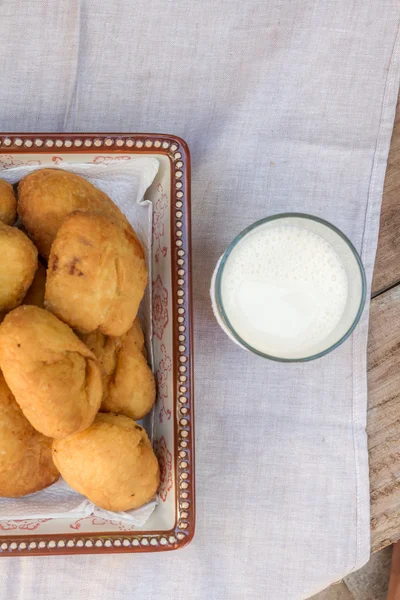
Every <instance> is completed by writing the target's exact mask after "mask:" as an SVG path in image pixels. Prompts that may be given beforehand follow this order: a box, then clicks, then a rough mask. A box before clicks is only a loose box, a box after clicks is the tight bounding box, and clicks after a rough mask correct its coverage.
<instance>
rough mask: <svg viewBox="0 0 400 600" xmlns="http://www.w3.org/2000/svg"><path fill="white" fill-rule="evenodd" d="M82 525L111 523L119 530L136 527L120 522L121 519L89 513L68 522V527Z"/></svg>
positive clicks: (79, 526)
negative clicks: (86, 515) (72, 521)
mask: <svg viewBox="0 0 400 600" xmlns="http://www.w3.org/2000/svg"><path fill="white" fill-rule="evenodd" d="M82 525H89V526H93V527H104V525H107V526H110V525H113V526H115V527H118V529H119V530H120V531H134V530H135V529H136V528H137V527H136V525H128V524H127V523H122V522H121V521H116V520H113V519H103V518H102V517H96V516H95V515H90V516H88V517H82V518H81V519H78V520H77V521H74V523H71V524H70V529H77V530H78V531H79V529H81V526H82Z"/></svg>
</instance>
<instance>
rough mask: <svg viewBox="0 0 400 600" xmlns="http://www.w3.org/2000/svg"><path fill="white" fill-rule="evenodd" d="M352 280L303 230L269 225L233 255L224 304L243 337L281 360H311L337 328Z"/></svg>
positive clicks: (331, 252) (224, 279)
mask: <svg viewBox="0 0 400 600" xmlns="http://www.w3.org/2000/svg"><path fill="white" fill-rule="evenodd" d="M347 295H348V282H347V275H346V272H345V269H344V266H343V263H342V262H341V260H340V257H339V256H338V254H337V253H336V252H335V250H334V249H333V248H332V246H330V244H328V243H327V242H326V241H325V240H324V239H322V238H321V237H320V236H319V235H317V234H315V233H313V232H311V231H309V230H307V229H302V228H300V227H293V226H287V225H276V226H271V224H266V225H264V226H260V227H257V228H256V229H254V230H253V231H252V232H250V233H249V234H247V235H246V236H245V238H243V240H241V241H240V242H239V243H238V244H237V245H236V247H235V248H234V249H233V251H232V252H231V254H230V255H229V257H228V259H227V262H226V264H225V267H224V271H223V276H222V281H221V296H222V303H223V306H224V309H225V312H226V315H227V317H228V319H229V321H230V323H231V325H232V327H233V328H234V329H235V331H236V332H237V333H238V334H239V336H240V337H241V338H242V339H243V340H245V341H246V342H247V343H248V344H249V345H250V346H252V347H253V348H256V349H257V350H260V351H261V352H264V353H266V354H270V355H273V356H278V357H291V356H293V355H296V356H299V357H300V356H302V357H304V356H310V355H312V354H313V353H314V349H315V348H316V347H317V346H320V345H321V341H323V340H324V339H325V338H328V336H329V335H330V334H331V333H332V332H333V331H334V329H335V328H336V326H337V325H338V323H339V321H340V319H341V317H342V315H343V312H344V309H345V306H346V302H347Z"/></svg>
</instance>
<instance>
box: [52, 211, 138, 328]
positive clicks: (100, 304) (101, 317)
mask: <svg viewBox="0 0 400 600" xmlns="http://www.w3.org/2000/svg"><path fill="white" fill-rule="evenodd" d="M146 284H147V268H146V262H145V258H144V254H143V249H142V247H141V245H140V244H138V243H137V242H136V238H135V237H132V236H131V234H130V233H129V232H128V231H127V230H123V229H121V228H120V227H118V226H117V225H114V224H113V223H111V222H110V221H109V220H108V219H106V218H105V217H102V216H100V215H93V214H91V213H85V212H80V211H78V212H75V213H73V214H72V215H70V216H69V217H67V218H66V219H65V221H64V223H63V224H62V225H61V227H60V228H59V230H58V233H57V236H56V239H55V240H54V242H53V245H52V248H51V253H50V259H49V264H48V268H47V279H46V294H45V303H46V306H47V308H48V309H49V310H51V311H52V312H53V313H54V314H55V315H57V316H58V317H59V318H60V319H61V320H62V321H64V322H65V323H68V324H69V325H70V326H71V327H73V328H74V329H76V330H77V331H79V332H81V333H90V332H92V331H95V330H96V329H99V330H100V331H101V332H102V333H104V334H106V335H112V336H119V335H123V334H124V333H126V332H127V331H128V329H129V328H130V327H131V326H132V323H133V321H134V319H135V317H136V315H137V312H138V308H139V304H140V301H141V299H142V297H143V294H144V290H145V287H146Z"/></svg>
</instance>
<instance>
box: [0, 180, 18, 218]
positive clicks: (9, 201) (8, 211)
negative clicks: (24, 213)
mask: <svg viewBox="0 0 400 600" xmlns="http://www.w3.org/2000/svg"><path fill="white" fill-rule="evenodd" d="M16 218H17V198H16V197H15V194H14V189H13V186H12V185H10V184H9V183H8V181H4V179H0V221H2V223H5V224H6V225H13V224H14V223H15V221H16Z"/></svg>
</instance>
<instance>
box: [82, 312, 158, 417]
mask: <svg viewBox="0 0 400 600" xmlns="http://www.w3.org/2000/svg"><path fill="white" fill-rule="evenodd" d="M81 339H82V341H84V342H85V344H86V345H87V347H88V348H89V349H90V350H91V351H92V352H93V354H94V355H95V356H96V357H97V359H98V361H99V364H100V369H101V372H102V380H103V400H102V403H101V410H102V411H103V412H114V413H120V414H122V415H125V416H127V417H130V418H131V419H134V420H137V419H141V418H142V417H144V416H145V415H146V414H147V413H148V412H150V410H151V408H152V406H153V404H154V401H155V397H156V385H155V381H154V376H153V373H152V372H151V369H150V367H149V365H148V364H147V359H146V353H145V346H144V337H143V332H142V328H141V326H140V321H139V319H138V318H136V319H135V321H134V323H133V325H132V327H131V328H130V329H129V331H128V332H127V333H126V334H125V335H123V336H120V337H110V336H105V335H104V334H103V333H101V331H99V330H97V331H94V332H93V333H89V334H87V335H82V336H81Z"/></svg>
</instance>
